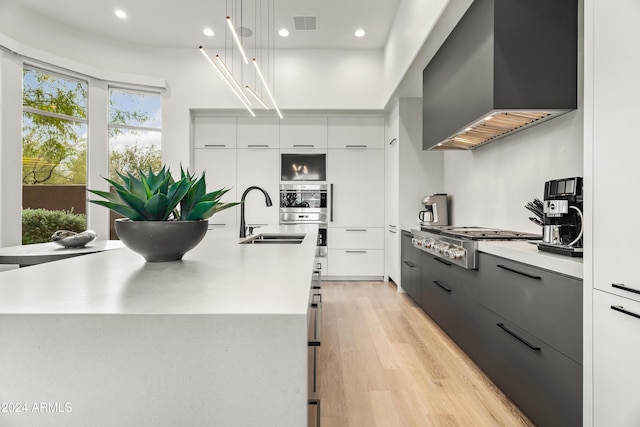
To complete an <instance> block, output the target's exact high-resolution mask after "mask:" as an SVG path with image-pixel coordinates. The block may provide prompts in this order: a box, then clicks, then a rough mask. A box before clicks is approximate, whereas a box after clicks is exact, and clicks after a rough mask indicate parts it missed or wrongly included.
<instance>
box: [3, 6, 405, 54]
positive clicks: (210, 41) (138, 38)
mask: <svg viewBox="0 0 640 427" xmlns="http://www.w3.org/2000/svg"><path fill="white" fill-rule="evenodd" d="M9 1H11V2H14V3H17V4H19V5H22V6H23V7H26V8H29V9H31V10H33V11H35V12H37V13H39V14H41V15H44V16H46V17H49V18H51V19H53V20H55V21H58V22H60V23H62V24H65V25H67V26H70V27H73V28H77V29H78V30H80V31H82V32H91V33H95V34H98V35H101V36H104V37H107V38H110V39H114V40H119V41H123V42H127V43H136V44H141V45H145V46H154V47H174V48H193V47H197V46H198V45H204V46H208V47H214V46H223V45H224V44H225V33H227V34H226V37H227V41H226V43H230V37H231V36H230V35H229V34H228V32H227V31H226V24H225V17H226V16H227V14H229V15H231V16H232V17H233V18H234V21H235V22H236V25H237V26H240V24H238V21H239V16H240V13H239V8H240V6H242V9H243V13H242V17H243V21H242V24H241V25H242V26H244V27H247V28H250V29H252V30H254V32H255V31H256V30H255V28H258V31H257V33H258V35H262V36H261V37H260V36H259V37H257V38H256V37H253V38H252V39H253V40H257V42H258V44H259V46H266V44H267V39H268V37H267V35H266V28H267V23H269V26H270V28H275V31H274V32H277V30H278V29H279V28H281V27H286V28H288V29H289V31H290V36H289V37H288V38H281V37H279V36H277V35H276V36H275V46H276V48H303V49H314V48H325V49H382V48H383V47H384V44H385V41H386V39H387V36H388V34H389V30H390V28H391V24H392V23H393V20H394V18H395V15H396V11H397V9H398V6H399V4H400V1H401V0H182V1H176V0H154V1H150V0H46V1H43V0H9ZM268 5H271V7H269V8H268ZM260 7H261V8H262V13H259V15H258V16H262V17H264V19H260V20H259V21H260V22H263V24H262V25H263V29H264V30H263V31H264V32H263V31H261V30H260V26H259V25H260V24H257V25H254V24H256V20H255V18H254V17H253V11H254V10H256V9H259V8H260ZM117 8H120V9H122V10H124V11H125V12H126V13H127V15H128V16H127V18H126V19H125V20H121V19H119V18H117V17H116V16H115V14H114V11H115V10H116V9H117ZM267 16H270V17H271V18H269V19H268V18H267ZM294 16H315V17H317V30H295V29H294V24H293V17H294ZM205 27H210V28H211V29H213V31H214V32H215V35H214V37H206V36H205V35H203V33H202V30H203V29H204V28H205ZM357 28H362V29H364V30H365V31H366V35H365V36H364V37H362V38H357V37H355V36H354V32H355V30H356V29H357ZM243 43H245V42H243ZM246 43H253V42H252V40H251V38H248V39H247V40H246Z"/></svg>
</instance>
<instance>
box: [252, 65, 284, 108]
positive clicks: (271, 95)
mask: <svg viewBox="0 0 640 427" xmlns="http://www.w3.org/2000/svg"><path fill="white" fill-rule="evenodd" d="M253 66H254V67H256V71H257V72H258V76H260V80H262V84H263V85H264V88H265V89H266V90H267V95H269V98H270V99H271V103H272V104H273V108H275V109H276V111H277V113H278V116H279V117H280V120H282V113H281V112H280V109H279V108H278V105H277V104H276V100H275V99H273V94H272V93H271V90H269V85H268V84H267V81H266V80H265V79H264V76H263V75H262V71H260V67H259V66H258V61H256V58H253Z"/></svg>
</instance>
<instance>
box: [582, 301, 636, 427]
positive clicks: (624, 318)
mask: <svg viewBox="0 0 640 427" xmlns="http://www.w3.org/2000/svg"><path fill="white" fill-rule="evenodd" d="M638 337H640V302H639V301H635V300H632V299H628V298H624V297H621V296H617V295H613V294H610V293H608V292H602V291H600V290H594V291H593V348H594V352H593V389H594V394H593V425H594V426H638V425H640V406H639V405H638V393H637V385H638V384H640V369H638V368H637V365H638V360H639V359H640V339H639V338H638Z"/></svg>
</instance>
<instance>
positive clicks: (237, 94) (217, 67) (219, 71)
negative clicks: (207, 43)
mask: <svg viewBox="0 0 640 427" xmlns="http://www.w3.org/2000/svg"><path fill="white" fill-rule="evenodd" d="M199 49H200V52H202V54H203V55H204V57H205V58H207V61H209V63H210V64H211V65H212V66H213V68H215V69H216V70H217V71H218V73H220V75H221V76H222V78H223V79H224V81H225V82H226V83H227V84H228V85H229V87H230V88H231V90H232V91H233V93H235V94H236V96H237V97H238V99H239V100H240V102H242V105H244V107H245V108H246V109H247V110H248V111H249V113H251V115H252V116H253V117H255V116H256V115H255V113H254V112H253V110H252V109H251V107H249V104H247V103H246V102H245V101H244V99H242V96H241V95H240V93H242V92H240V93H238V91H237V90H236V88H235V87H234V86H233V84H232V83H231V79H230V78H229V77H228V76H227V75H226V73H225V72H224V70H223V69H221V68H220V66H218V64H216V63H215V62H214V61H213V58H211V55H209V53H208V52H207V51H206V50H204V48H203V47H202V46H200V47H199ZM243 95H244V94H243ZM245 97H246V96H245Z"/></svg>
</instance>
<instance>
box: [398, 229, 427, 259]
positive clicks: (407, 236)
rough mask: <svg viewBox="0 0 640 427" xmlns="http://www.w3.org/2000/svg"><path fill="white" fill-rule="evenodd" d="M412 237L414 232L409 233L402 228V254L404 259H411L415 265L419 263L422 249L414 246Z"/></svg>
mask: <svg viewBox="0 0 640 427" xmlns="http://www.w3.org/2000/svg"><path fill="white" fill-rule="evenodd" d="M412 238H413V234H411V233H409V232H408V231H404V230H402V240H401V242H402V243H401V245H400V250H401V251H402V252H401V254H402V255H401V256H402V259H405V260H407V261H410V262H411V263H413V264H415V265H419V264H420V252H422V251H421V250H420V249H416V248H415V247H414V246H413V244H412V243H411V239H412Z"/></svg>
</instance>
